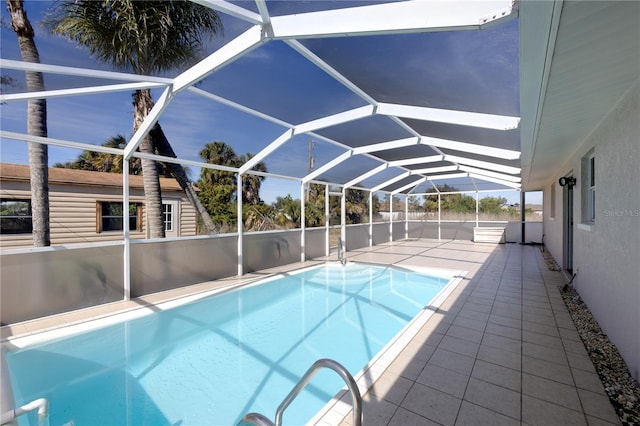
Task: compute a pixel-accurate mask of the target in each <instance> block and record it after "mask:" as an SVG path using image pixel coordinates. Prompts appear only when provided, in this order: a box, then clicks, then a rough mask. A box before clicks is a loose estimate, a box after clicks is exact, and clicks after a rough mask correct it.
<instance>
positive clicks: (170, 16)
mask: <svg viewBox="0 0 640 426" xmlns="http://www.w3.org/2000/svg"><path fill="white" fill-rule="evenodd" d="M46 22H47V25H48V26H49V27H50V28H51V30H52V32H53V33H54V34H58V35H62V36H65V37H67V38H68V39H70V40H73V41H75V42H76V43H78V44H79V45H82V46H85V47H87V48H89V52H90V54H91V55H92V56H94V57H95V58H97V59H98V60H100V61H102V62H106V63H110V64H111V65H112V66H113V67H114V68H116V69H123V70H132V71H133V72H134V73H136V74H141V75H147V74H152V73H155V72H164V71H169V70H175V69H184V68H186V67H188V66H189V65H191V64H192V63H194V62H195V61H196V60H197V59H198V58H199V57H200V55H201V52H202V48H203V45H204V38H205V37H206V36H209V37H210V36H213V35H214V34H216V33H217V32H219V31H220V30H221V29H222V23H221V21H220V17H219V16H218V14H217V13H216V12H215V11H213V10H212V9H210V8H208V7H204V6H200V5H198V4H195V3H193V2H190V1H151V0H147V1H135V0H104V1H93V0H61V1H59V2H58V3H55V6H54V9H53V11H52V13H51V15H50V16H49V17H48V19H47V21H46ZM133 105H134V119H133V129H134V132H135V131H136V130H137V129H138V128H139V127H140V125H141V124H142V122H143V121H144V119H145V118H146V117H147V115H148V114H149V112H150V111H151V108H153V105H154V101H153V98H152V97H151V92H150V90H149V89H141V90H136V91H135V93H134V94H133ZM161 132H162V130H161V128H160V126H159V125H158V124H156V125H155V126H154V128H153V129H152V130H151V131H150V132H149V134H148V135H147V136H146V137H145V138H144V139H143V141H142V143H141V144H140V147H139V150H140V151H141V152H144V153H150V154H153V153H154V152H155V148H157V149H158V150H159V152H160V153H162V154H163V155H168V156H170V153H171V152H173V150H171V149H170V145H169V144H168V141H167V140H166V138H160V137H159V136H160V133H161ZM154 147H155V148H154ZM173 156H175V154H174V155H173ZM141 164H142V171H143V182H144V188H145V191H144V192H145V208H146V210H147V218H148V221H149V228H150V235H151V237H152V238H159V237H164V222H163V216H162V195H161V192H160V181H159V176H158V169H157V167H156V162H155V161H154V160H148V159H142V160H141ZM174 175H175V176H176V179H178V181H179V182H180V185H181V186H182V187H183V189H185V191H189V188H191V189H193V188H192V187H191V184H190V182H189V180H188V178H187V177H186V173H184V170H182V173H181V172H180V171H178V170H176V171H175V172H174ZM184 179H187V180H186V181H184ZM187 197H189V199H190V200H192V202H196V200H197V197H195V196H193V195H192V196H190V195H189V193H187ZM196 209H197V210H198V207H197V206H196ZM203 210H204V209H203Z"/></svg>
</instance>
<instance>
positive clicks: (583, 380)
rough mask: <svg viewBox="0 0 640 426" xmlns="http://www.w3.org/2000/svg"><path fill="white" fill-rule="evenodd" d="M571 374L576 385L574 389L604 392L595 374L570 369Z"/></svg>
mask: <svg viewBox="0 0 640 426" xmlns="http://www.w3.org/2000/svg"><path fill="white" fill-rule="evenodd" d="M571 372H572V373H573V380H574V382H575V383H576V387H578V388H580V389H586V390H590V391H592V392H598V393H602V392H604V386H603V385H602V381H601V380H600V377H599V376H598V375H597V374H596V373H591V372H589V371H585V370H580V369H578V368H572V369H571Z"/></svg>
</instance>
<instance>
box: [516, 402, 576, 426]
mask: <svg viewBox="0 0 640 426" xmlns="http://www.w3.org/2000/svg"><path fill="white" fill-rule="evenodd" d="M522 421H523V423H526V424H528V425H532V426H549V425H567V426H569V425H572V426H573V425H575V426H582V425H586V424H587V421H586V419H585V416H584V414H582V413H581V412H578V411H575V410H570V409H568V408H565V407H561V406H559V405H555V404H551V403H549V402H546V401H542V400H540V399H537V398H532V397H530V396H527V395H522Z"/></svg>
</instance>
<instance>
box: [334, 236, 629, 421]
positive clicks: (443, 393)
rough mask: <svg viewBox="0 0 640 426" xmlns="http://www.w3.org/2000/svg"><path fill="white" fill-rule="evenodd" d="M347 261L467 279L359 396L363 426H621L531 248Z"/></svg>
mask: <svg viewBox="0 0 640 426" xmlns="http://www.w3.org/2000/svg"><path fill="white" fill-rule="evenodd" d="M348 258H349V260H353V261H367V262H389V259H392V261H393V263H395V264H397V265H416V266H427V267H439V268H447V269H462V270H466V271H468V273H467V275H466V277H465V279H464V280H463V281H462V282H461V283H460V284H459V285H458V286H457V287H456V289H455V290H454V291H453V292H452V294H451V295H450V296H449V297H448V298H447V299H446V300H445V301H444V303H443V304H442V305H441V306H440V308H439V309H438V310H437V311H436V313H435V314H434V315H433V316H432V317H431V318H430V319H429V321H427V324H426V325H425V326H424V327H423V328H422V330H420V333H419V334H418V335H417V336H416V337H415V338H414V339H413V340H412V341H411V343H410V344H409V345H408V346H407V347H406V348H405V350H404V351H402V352H401V353H400V355H399V356H398V357H397V358H396V360H395V361H394V362H393V363H392V364H391V366H390V367H389V368H388V369H387V370H386V371H385V372H384V373H383V375H382V376H381V377H380V379H378V380H377V381H376V382H375V383H374V384H373V387H372V388H371V389H370V390H369V391H368V392H367V393H366V394H365V395H364V424H365V425H367V426H376V425H398V426H400V425H414V426H417V425H438V424H439V425H518V424H527V425H569V424H571V425H609V424H620V421H619V419H618V416H617V415H616V413H615V411H614V409H613V406H612V405H611V403H610V402H609V399H608V397H607V395H606V394H605V392H604V388H603V386H602V383H601V381H600V379H599V378H598V375H597V374H596V372H595V369H594V367H593V364H592V362H591V360H590V359H589V356H588V354H587V352H586V350H585V348H584V345H583V344H582V342H581V340H580V337H579V336H578V333H577V332H576V329H575V326H574V324H573V321H572V320H571V317H570V315H569V313H568V311H567V308H566V307H565V304H564V302H563V301H562V298H561V296H560V292H559V290H558V287H561V286H562V285H564V283H565V282H566V281H565V278H564V276H563V275H562V273H560V272H554V271H551V270H549V268H548V267H547V265H546V263H545V261H544V259H543V257H542V254H541V253H540V249H539V248H538V247H533V246H523V245H517V244H503V245H489V244H474V243H472V242H467V241H437V240H415V241H400V242H395V243H393V244H388V245H378V246H375V247H371V248H365V249H360V250H355V251H353V252H349V253H348ZM350 423H351V417H350V416H348V417H346V418H345V420H344V421H343V422H342V424H344V425H348V424H350Z"/></svg>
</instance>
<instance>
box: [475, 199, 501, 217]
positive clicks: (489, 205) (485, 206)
mask: <svg viewBox="0 0 640 426" xmlns="http://www.w3.org/2000/svg"><path fill="white" fill-rule="evenodd" d="M505 204H507V199H506V198H504V197H484V198H482V199H480V201H479V202H478V210H480V211H481V212H482V213H491V214H500V213H502V211H503V209H502V207H503V206H504V205H505Z"/></svg>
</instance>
